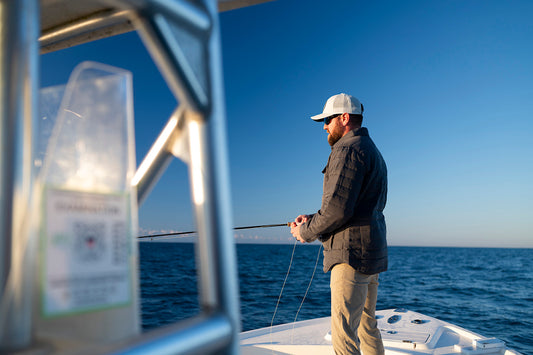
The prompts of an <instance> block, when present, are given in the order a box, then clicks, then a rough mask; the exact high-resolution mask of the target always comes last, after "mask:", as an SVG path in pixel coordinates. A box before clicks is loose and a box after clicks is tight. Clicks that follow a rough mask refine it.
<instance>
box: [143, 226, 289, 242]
mask: <svg viewBox="0 0 533 355" xmlns="http://www.w3.org/2000/svg"><path fill="white" fill-rule="evenodd" d="M290 226H291V222H287V223H279V224H261V225H257V226H245V227H235V228H233V230H241V229H254V228H271V227H290ZM195 233H198V232H197V231H188V232H173V233H163V234H150V235H141V236H139V237H137V239H143V238H159V237H169V236H178V235H183V236H184V235H186V234H195ZM176 238H179V237H176Z"/></svg>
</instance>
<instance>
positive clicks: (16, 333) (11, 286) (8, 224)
mask: <svg viewBox="0 0 533 355" xmlns="http://www.w3.org/2000/svg"><path fill="white" fill-rule="evenodd" d="M39 23H40V21H39V1H38V0H18V1H10V0H1V1H0V307H1V308H0V322H1V323H0V344H1V345H0V347H1V348H0V352H2V351H3V349H9V348H20V347H24V346H27V345H29V343H30V342H31V290H30V289H28V288H27V287H31V283H32V282H33V277H32V271H33V267H31V265H33V264H31V260H28V259H29V258H28V255H27V251H28V249H27V248H29V245H30V244H31V243H28V233H29V229H28V228H25V227H24V226H28V225H30V224H31V221H30V220H29V218H28V217H29V216H30V214H29V209H30V198H31V193H32V191H31V189H32V183H33V174H32V170H33V167H32V166H33V131H32V130H33V127H34V122H35V117H36V112H37V107H38V105H37V95H38V86H39V85H38V77H39V75H38V61H39V46H38V36H39V31H40V29H39ZM26 263H30V264H26ZM28 266H29V267H28ZM28 285H29V286H28Z"/></svg>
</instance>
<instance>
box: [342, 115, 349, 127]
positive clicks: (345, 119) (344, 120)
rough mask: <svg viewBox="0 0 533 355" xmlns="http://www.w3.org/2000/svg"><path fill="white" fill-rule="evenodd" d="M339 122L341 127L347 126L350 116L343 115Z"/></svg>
mask: <svg viewBox="0 0 533 355" xmlns="http://www.w3.org/2000/svg"><path fill="white" fill-rule="evenodd" d="M341 121H342V125H343V126H347V125H348V123H349V122H350V115H349V114H348V113H347V112H345V113H343V114H342V116H341Z"/></svg>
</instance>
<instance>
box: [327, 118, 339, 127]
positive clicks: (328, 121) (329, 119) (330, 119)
mask: <svg viewBox="0 0 533 355" xmlns="http://www.w3.org/2000/svg"><path fill="white" fill-rule="evenodd" d="M339 116H340V115H333V116H329V117H326V118H324V124H325V125H326V126H327V125H329V124H330V122H331V121H332V120H333V119H334V118H335V117H339Z"/></svg>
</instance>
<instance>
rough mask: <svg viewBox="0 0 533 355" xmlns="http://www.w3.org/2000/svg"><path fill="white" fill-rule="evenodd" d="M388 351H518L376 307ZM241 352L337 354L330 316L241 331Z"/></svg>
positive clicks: (415, 316)
mask: <svg viewBox="0 0 533 355" xmlns="http://www.w3.org/2000/svg"><path fill="white" fill-rule="evenodd" d="M376 317H377V318H378V327H379V329H380V330H381V336H382V338H383V344H384V346H385V354H387V355H392V354H471V355H477V354H505V355H510V354H518V353H517V352H515V351H512V350H509V349H506V347H505V343H504V342H503V341H501V340H499V339H495V338H486V337H483V336H481V335H479V334H476V333H473V332H471V331H468V330H466V329H463V328H461V327H458V326H455V325H453V324H450V323H447V322H444V321H441V320H438V319H436V318H432V317H428V316H425V315H423V314H420V313H416V312H412V311H406V310H402V309H388V310H381V311H377V314H376ZM241 351H242V354H244V355H248V354H305V355H312V354H334V352H333V347H332V345H331V334H330V317H325V318H317V319H312V320H307V321H301V322H296V323H289V324H282V325H278V326H274V327H272V328H270V327H267V328H262V329H257V330H251V331H248V332H243V333H241Z"/></svg>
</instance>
